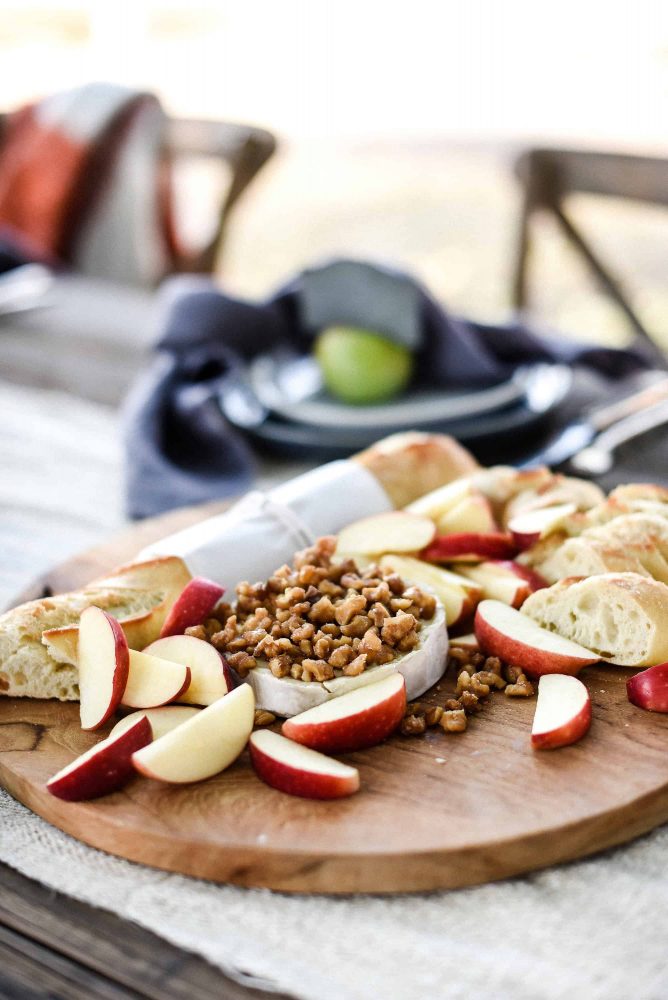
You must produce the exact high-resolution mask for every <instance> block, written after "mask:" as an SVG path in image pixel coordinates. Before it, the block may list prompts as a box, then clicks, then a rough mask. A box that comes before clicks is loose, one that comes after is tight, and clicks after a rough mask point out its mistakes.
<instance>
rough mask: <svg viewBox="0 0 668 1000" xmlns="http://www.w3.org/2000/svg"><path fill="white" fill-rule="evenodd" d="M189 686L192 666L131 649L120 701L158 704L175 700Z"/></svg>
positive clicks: (131, 705)
mask: <svg viewBox="0 0 668 1000" xmlns="http://www.w3.org/2000/svg"><path fill="white" fill-rule="evenodd" d="M189 687H190V667H184V666H183V664H182V663H174V662H173V661H171V660H163V659H160V658H159V657H157V656H151V655H150V654H149V653H138V652H137V651H136V650H135V649H131V650H130V670H129V673H128V679H127V683H126V685H125V691H124V692H123V697H122V698H121V704H122V705H125V706H126V708H157V707H158V706H159V705H166V704H167V703H168V702H170V701H176V699H177V698H179V697H180V695H182V694H183V693H184V691H187V690H188V688H189Z"/></svg>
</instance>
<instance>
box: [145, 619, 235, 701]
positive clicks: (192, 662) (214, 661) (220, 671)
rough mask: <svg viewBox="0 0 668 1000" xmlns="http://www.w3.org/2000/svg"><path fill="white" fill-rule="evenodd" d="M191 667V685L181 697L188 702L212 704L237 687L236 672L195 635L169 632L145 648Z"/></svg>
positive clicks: (147, 650) (211, 647) (210, 646)
mask: <svg viewBox="0 0 668 1000" xmlns="http://www.w3.org/2000/svg"><path fill="white" fill-rule="evenodd" d="M144 652H145V653H148V654H150V655H151V656H158V657H160V659H161V660H171V661H172V663H180V664H182V665H183V666H187V667H189V668H190V675H191V677H190V686H189V687H188V688H187V689H186V690H185V691H184V692H183V693H182V694H180V695H179V696H178V700H179V701H180V702H182V703H183V704H185V705H211V704H213V702H214V701H217V700H218V699H219V698H222V697H224V695H226V694H228V692H230V691H231V690H232V688H233V687H234V684H235V681H234V675H233V674H232V671H231V669H230V667H229V666H228V664H227V661H226V660H225V657H224V656H222V655H221V654H220V653H219V652H218V650H217V649H216V648H215V647H214V646H212V645H211V643H210V642H205V641H204V639H198V638H197V637H196V636H194V635H168V636H165V638H164V639H156V640H155V642H152V643H151V644H150V645H149V646H147V647H146V649H145V650H144Z"/></svg>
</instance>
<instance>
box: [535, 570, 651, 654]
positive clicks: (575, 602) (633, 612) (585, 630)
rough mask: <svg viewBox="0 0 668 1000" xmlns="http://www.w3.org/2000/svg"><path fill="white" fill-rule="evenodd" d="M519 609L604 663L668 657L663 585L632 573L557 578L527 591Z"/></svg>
mask: <svg viewBox="0 0 668 1000" xmlns="http://www.w3.org/2000/svg"><path fill="white" fill-rule="evenodd" d="M522 614H526V615H528V616H529V617H530V618H532V619H533V620H534V621H536V622H538V624H539V625H541V626H542V627H543V628H546V629H549V630H550V631H551V632H556V633H558V634H559V635H561V636H563V637H564V638H565V639H571V640H572V641H574V642H578V643H580V644H581V645H583V646H586V647H587V649H591V650H593V651H594V652H596V653H598V655H599V656H600V657H601V659H602V660H606V661H607V662H608V663H616V664H619V665H621V666H627V667H651V666H653V665H655V664H657V663H663V662H664V661H666V660H668V626H667V624H666V623H667V622H668V586H666V584H665V583H659V582H658V581H657V580H652V579H651V578H648V577H644V576H640V575H638V574H637V573H606V574H603V575H601V576H593V577H589V578H588V579H565V580H561V581H560V582H559V583H556V584H554V586H552V587H548V588H546V589H544V590H537V591H536V592H535V593H534V594H531V595H530V597H528V598H527V600H526V601H525V602H524V604H523V605H522Z"/></svg>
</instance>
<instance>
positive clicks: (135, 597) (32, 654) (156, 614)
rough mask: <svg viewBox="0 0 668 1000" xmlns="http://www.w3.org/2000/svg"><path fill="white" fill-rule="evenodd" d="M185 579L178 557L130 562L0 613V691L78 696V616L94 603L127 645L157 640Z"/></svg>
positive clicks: (19, 695)
mask: <svg viewBox="0 0 668 1000" xmlns="http://www.w3.org/2000/svg"><path fill="white" fill-rule="evenodd" d="M189 579H190V573H189V572H188V569H187V567H186V565H185V563H184V562H183V560H182V559H179V558H176V557H172V556H169V557H165V558H161V559H153V560H151V561H150V562H144V563H137V564H130V565H128V566H122V567H121V568H120V569H117V570H114V572H113V573H112V574H111V575H110V576H107V577H103V578H102V579H99V580H95V581H93V582H92V583H90V584H88V585H87V586H86V587H84V588H83V589H82V590H78V591H74V592H72V593H68V594H58V595H56V596H55V597H45V598H43V599H41V600H38V601H30V602H28V603H27V604H21V605H20V606H19V607H17V608H14V609H13V610H11V611H8V612H6V613H5V614H4V615H2V616H0V693H2V694H5V695H9V696H11V697H14V698H22V697H25V698H58V699H59V700H60V701H77V700H78V698H79V686H78V679H79V675H78V671H77V668H76V655H77V640H78V628H79V617H80V615H81V612H82V611H84V609H85V608H88V607H90V606H91V605H95V607H98V608H101V609H102V610H103V611H107V612H108V613H109V614H111V615H113V616H114V618H118V619H119V621H120V623H121V627H122V629H123V632H124V633H125V637H126V639H127V640H128V645H129V646H130V648H132V649H141V648H143V646H146V645H148V643H149V642H152V641H153V640H154V639H157V638H158V635H159V634H160V629H161V628H162V624H163V622H164V620H165V618H166V616H167V613H168V611H169V609H170V608H171V606H172V604H173V603H174V601H175V600H176V598H177V596H178V595H179V594H180V593H181V591H182V590H183V588H184V587H185V585H186V583H187V582H188V580H189Z"/></svg>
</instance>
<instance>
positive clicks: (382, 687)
mask: <svg viewBox="0 0 668 1000" xmlns="http://www.w3.org/2000/svg"><path fill="white" fill-rule="evenodd" d="M405 711H406V683H405V681H404V679H403V677H402V676H401V674H391V675H390V676H389V677H386V678H385V679H384V680H382V681H378V683H376V684H368V685H367V686H366V687H361V688H357V690H356V691H351V692H350V693H349V694H343V695H341V696H340V697H339V698H333V699H332V700H331V701H326V702H324V704H322V705H317V706H316V707H315V708H311V709H309V710H308V711H307V712H302V713H301V715H294V716H293V717H292V718H291V719H287V720H286V721H285V722H284V723H283V727H282V730H281V732H282V733H283V735H284V736H287V738H288V739H289V740H294V741H295V743H302V744H303V745H304V746H306V747H311V749H312V750H322V751H324V752H325V753H348V752H350V751H352V750H362V749H364V748H365V747H373V746H375V745H376V744H377V743H382V742H383V740H384V739H387V737H388V736H389V735H390V733H393V732H394V730H395V729H396V728H397V726H398V725H399V723H400V722H401V720H402V719H403V717H404V713H405Z"/></svg>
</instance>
